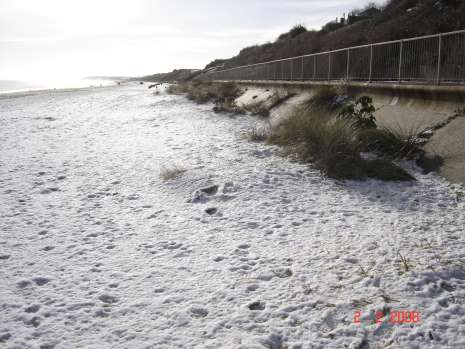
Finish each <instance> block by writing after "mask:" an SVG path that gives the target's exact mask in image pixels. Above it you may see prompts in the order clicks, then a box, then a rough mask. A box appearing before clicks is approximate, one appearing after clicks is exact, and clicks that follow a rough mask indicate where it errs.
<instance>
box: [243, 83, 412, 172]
mask: <svg viewBox="0 0 465 349" xmlns="http://www.w3.org/2000/svg"><path fill="white" fill-rule="evenodd" d="M337 100H341V98H339V97H338V96H337V95H335V93H334V91H331V90H328V89H326V88H325V89H322V90H320V91H317V92H316V93H315V94H314V95H313V97H312V98H310V99H309V100H307V101H305V102H304V103H302V104H301V105H300V106H299V107H297V108H296V109H295V111H294V112H293V114H292V115H291V116H290V117H289V118H287V119H285V120H283V121H282V122H281V123H280V124H279V125H277V126H276V127H274V128H273V129H272V130H271V131H270V132H267V133H266V134H265V133H259V134H257V131H256V130H254V132H251V135H253V137H251V138H253V140H260V139H262V138H264V137H266V140H267V141H268V142H270V143H273V144H277V145H280V146H283V147H284V149H285V150H286V153H287V154H289V155H292V156H295V157H297V158H298V159H300V160H301V161H304V162H310V163H312V164H313V165H314V166H315V167H316V168H318V169H320V170H322V171H323V172H324V173H325V174H326V175H327V176H328V177H331V178H337V179H364V178H376V179H381V180H398V181H405V180H413V179H414V178H413V177H412V176H411V175H410V174H409V173H408V172H406V171H405V170H403V169H402V168H400V167H399V166H397V165H396V164H395V163H393V162H392V160H393V159H398V158H403V157H406V156H407V155H408V154H410V153H411V152H407V151H406V149H407V148H408V146H409V144H410V143H408V141H407V140H405V139H404V138H402V137H401V136H400V135H399V134H397V133H394V132H392V135H393V138H392V139H386V142H385V143H384V147H383V148H381V147H380V148H377V154H378V155H379V157H378V158H377V159H374V160H368V159H365V158H364V157H363V156H362V153H363V152H365V151H370V150H372V149H370V146H372V144H373V138H374V136H371V135H372V134H374V131H375V130H376V131H377V132H379V133H383V132H386V131H385V130H384V129H381V130H379V131H378V130H377V128H376V123H375V119H374V116H373V114H372V113H373V112H374V107H373V105H372V102H371V100H370V99H369V97H361V98H359V99H357V100H355V101H354V102H350V103H347V104H345V105H343V106H339V107H338V106H337V104H336V102H335V101H337ZM338 110H339V116H338V117H333V116H332V115H331V114H330V113H329V111H332V112H335V111H338ZM351 111H352V113H351ZM409 149H411V148H409ZM387 150H389V151H387ZM411 151H413V149H411Z"/></svg>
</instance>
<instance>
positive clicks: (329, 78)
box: [328, 51, 331, 81]
mask: <svg viewBox="0 0 465 349" xmlns="http://www.w3.org/2000/svg"><path fill="white" fill-rule="evenodd" d="M329 80H331V51H330V52H329V55H328V81H329Z"/></svg>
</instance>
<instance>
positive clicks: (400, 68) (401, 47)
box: [399, 40, 404, 82]
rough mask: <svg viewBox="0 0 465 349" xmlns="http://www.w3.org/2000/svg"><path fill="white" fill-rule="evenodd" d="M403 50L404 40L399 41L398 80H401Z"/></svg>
mask: <svg viewBox="0 0 465 349" xmlns="http://www.w3.org/2000/svg"><path fill="white" fill-rule="evenodd" d="M403 50H404V40H401V41H400V56H399V82H401V81H402V55H403Z"/></svg>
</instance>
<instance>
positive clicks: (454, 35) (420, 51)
mask: <svg viewBox="0 0 465 349" xmlns="http://www.w3.org/2000/svg"><path fill="white" fill-rule="evenodd" d="M201 79H202V80H291V81H325V80H326V81H333V80H344V81H366V82H391V83H402V82H410V83H421V84H463V83H465V30H460V31H455V32H450V33H443V34H436V35H429V36H422V37H416V38H410V39H404V40H397V41H389V42H380V43H375V44H369V45H362V46H354V47H348V48H344V49H339V50H334V51H327V52H321V53H315V54H309V55H303V56H298V57H291V58H286V59H279V60H274V61H269V62H263V63H257V64H251V65H245V66H240V67H235V68H230V69H224V70H219V71H211V72H209V73H206V74H203V75H202V77H201Z"/></svg>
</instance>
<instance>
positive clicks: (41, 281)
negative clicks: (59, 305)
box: [32, 276, 50, 286]
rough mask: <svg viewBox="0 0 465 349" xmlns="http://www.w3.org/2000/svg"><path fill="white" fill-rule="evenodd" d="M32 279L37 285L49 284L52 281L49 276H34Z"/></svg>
mask: <svg viewBox="0 0 465 349" xmlns="http://www.w3.org/2000/svg"><path fill="white" fill-rule="evenodd" d="M32 281H34V283H35V284H36V285H37V286H43V285H45V284H48V283H49V282H50V279H49V278H46V277H40V276H39V277H36V278H33V279H32Z"/></svg>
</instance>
